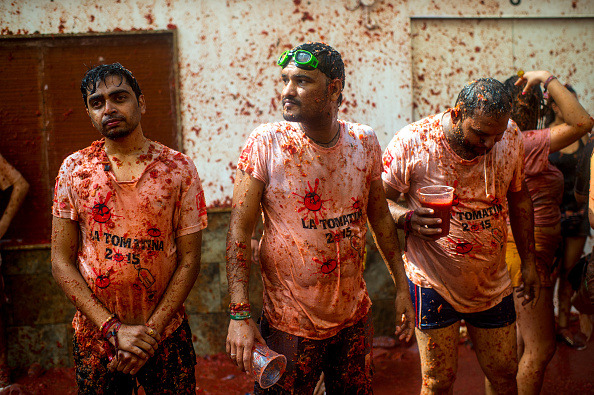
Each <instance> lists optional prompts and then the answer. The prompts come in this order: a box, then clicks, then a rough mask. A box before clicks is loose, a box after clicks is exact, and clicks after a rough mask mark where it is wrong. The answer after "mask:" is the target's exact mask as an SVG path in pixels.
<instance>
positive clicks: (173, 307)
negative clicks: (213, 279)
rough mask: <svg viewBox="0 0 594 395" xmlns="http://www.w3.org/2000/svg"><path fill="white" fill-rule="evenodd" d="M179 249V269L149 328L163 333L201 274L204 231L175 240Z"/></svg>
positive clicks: (149, 321) (153, 315) (176, 270)
mask: <svg viewBox="0 0 594 395" xmlns="http://www.w3.org/2000/svg"><path fill="white" fill-rule="evenodd" d="M175 243H176V247H177V261H178V264H177V269H175V272H173V276H172V277H171V280H170V281H169V284H168V285H167V289H165V293H164V294H163V298H162V299H161V301H160V302H159V304H158V305H157V307H155V310H154V311H153V314H152V315H151V318H149V320H148V321H147V323H146V324H147V326H148V327H151V328H154V329H155V330H156V331H157V332H159V333H162V332H163V330H164V329H165V327H166V326H167V325H168V324H169V322H170V321H171V318H172V317H173V316H174V315H175V313H176V312H177V311H179V309H180V308H181V307H182V305H183V303H184V302H185V300H186V299H187V297H188V294H189V293H190V291H191V290H192V287H193V286H194V283H195V282H196V279H197V278H198V274H199V273H200V257H201V251H202V231H198V232H195V233H191V234H189V235H184V236H180V237H178V238H177V239H175Z"/></svg>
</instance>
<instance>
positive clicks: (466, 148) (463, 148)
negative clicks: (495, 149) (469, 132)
mask: <svg viewBox="0 0 594 395" xmlns="http://www.w3.org/2000/svg"><path fill="white" fill-rule="evenodd" d="M452 137H453V139H454V141H455V143H456V145H457V146H458V147H459V148H458V149H459V151H460V152H458V155H460V156H461V157H462V158H464V159H466V160H472V159H474V158H476V157H477V156H482V155H486V154H487V153H488V152H489V151H490V149H485V148H479V147H476V146H475V145H473V144H471V143H470V142H469V141H468V140H467V139H466V137H465V136H464V132H463V131H462V126H460V125H459V124H458V126H456V127H455V128H454V129H453V131H452Z"/></svg>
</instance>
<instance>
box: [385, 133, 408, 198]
mask: <svg viewBox="0 0 594 395" xmlns="http://www.w3.org/2000/svg"><path fill="white" fill-rule="evenodd" d="M402 133H403V132H399V133H398V134H397V135H396V136H394V138H393V139H392V141H390V144H388V147H387V148H386V150H385V152H384V155H383V157H382V166H383V172H382V180H383V181H384V182H385V183H386V184H388V185H390V186H391V187H392V188H394V189H396V190H397V191H398V192H400V193H407V192H408V189H409V188H410V175H411V171H412V162H411V160H410V157H409V156H410V151H411V150H410V149H404V142H403V140H402V138H401V137H402V136H403V134H402Z"/></svg>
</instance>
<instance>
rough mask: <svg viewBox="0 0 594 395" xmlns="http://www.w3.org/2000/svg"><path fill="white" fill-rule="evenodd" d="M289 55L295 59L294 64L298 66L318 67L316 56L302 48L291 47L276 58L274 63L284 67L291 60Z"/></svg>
mask: <svg viewBox="0 0 594 395" xmlns="http://www.w3.org/2000/svg"><path fill="white" fill-rule="evenodd" d="M291 57H292V58H293V60H294V61H295V64H296V65H297V66H299V67H303V66H306V67H311V68H312V69H315V68H316V67H318V60H317V59H316V57H315V56H313V54H312V53H311V52H309V51H305V50H303V49H298V50H293V49H291V50H287V51H285V52H283V53H282V55H281V56H280V58H278V60H277V61H276V64H278V65H279V66H280V67H285V66H286V65H287V64H288V63H289V61H290V60H291Z"/></svg>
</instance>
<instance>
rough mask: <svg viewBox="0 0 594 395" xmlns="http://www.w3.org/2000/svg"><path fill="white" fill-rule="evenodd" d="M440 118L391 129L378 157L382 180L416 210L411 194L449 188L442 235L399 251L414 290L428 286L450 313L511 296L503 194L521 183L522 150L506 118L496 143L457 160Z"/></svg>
mask: <svg viewBox="0 0 594 395" xmlns="http://www.w3.org/2000/svg"><path fill="white" fill-rule="evenodd" d="M443 114H444V113H440V114H436V115H433V116H430V117H427V118H425V119H422V120H420V121H418V122H415V123H413V124H411V125H408V126H407V127H405V128H404V129H402V130H401V131H399V132H397V133H396V135H395V136H394V138H393V139H392V141H391V142H390V144H389V145H388V148H387V149H386V151H385V152H384V156H383V165H384V172H383V173H382V178H383V180H384V181H385V182H386V183H387V184H389V185H390V186H391V187H393V188H394V189H396V190H397V191H399V192H401V193H403V194H404V197H405V199H406V203H407V205H408V207H409V208H410V209H416V208H417V207H420V206H421V204H420V202H419V196H418V193H417V191H418V189H419V188H421V187H423V186H427V185H449V186H452V187H454V188H455V191H454V204H453V206H452V217H451V225H450V233H449V235H448V236H445V237H442V238H440V239H438V240H436V241H425V240H422V239H420V238H418V237H415V236H414V235H413V234H411V236H410V237H409V238H408V245H407V247H408V248H407V251H406V253H405V254H404V262H405V269H406V274H407V276H408V277H409V279H410V280H411V281H412V282H413V283H415V284H416V285H418V286H421V287H430V288H434V289H435V290H436V291H437V292H438V293H439V294H440V295H442V296H443V297H444V298H445V299H446V300H447V301H448V302H449V303H450V304H451V305H452V306H453V307H454V308H455V309H456V310H457V311H460V312H464V313H472V312H479V311H484V310H487V309H489V308H491V307H493V306H495V305H496V304H498V303H499V302H500V301H501V300H502V299H503V298H504V297H505V296H507V295H509V294H510V293H511V286H510V278H509V275H508V273H507V267H506V264H505V245H506V239H507V225H506V218H507V216H508V207H507V192H508V191H513V192H516V191H519V190H521V187H522V180H523V178H524V146H523V142H522V137H521V135H520V131H519V130H518V128H517V126H516V124H515V123H514V122H513V121H512V120H510V121H509V124H508V128H507V130H506V132H505V133H504V135H503V138H502V139H501V141H499V142H498V143H496V144H495V146H494V147H493V149H492V150H491V151H490V152H489V153H488V154H487V155H484V156H478V157H476V158H474V159H473V160H464V159H462V158H461V157H460V156H459V155H457V154H456V153H455V152H454V151H453V150H452V149H451V147H450V146H449V144H448V142H447V141H446V139H445V135H444V132H443V129H442V122H441V120H442V117H443Z"/></svg>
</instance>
